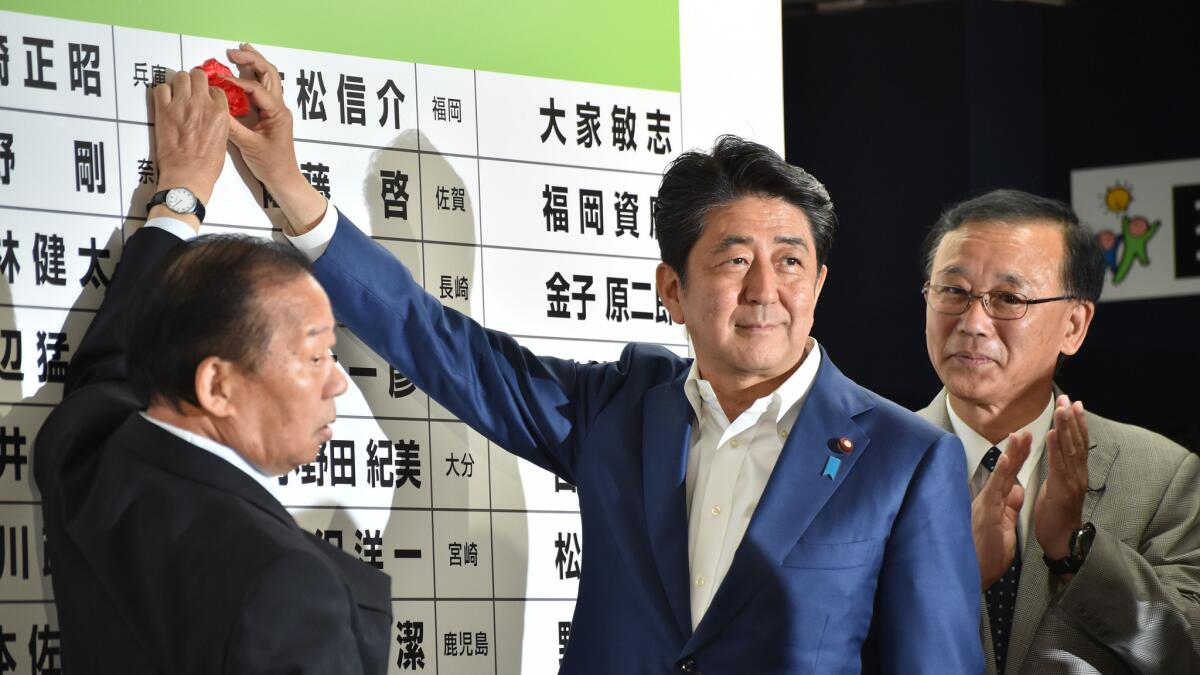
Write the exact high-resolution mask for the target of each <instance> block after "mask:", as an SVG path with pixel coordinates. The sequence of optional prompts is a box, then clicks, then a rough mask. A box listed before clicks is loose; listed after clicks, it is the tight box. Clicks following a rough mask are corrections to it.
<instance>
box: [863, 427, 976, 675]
mask: <svg viewBox="0 0 1200 675" xmlns="http://www.w3.org/2000/svg"><path fill="white" fill-rule="evenodd" d="M964 474H966V460H965V455H964V453H963V449H962V444H961V443H960V442H959V440H958V439H957V438H956V437H954V436H953V435H950V434H945V435H943V436H941V437H940V438H939V439H938V441H937V442H936V443H935V444H934V445H933V446H932V447H930V448H929V450H928V451H927V452H926V453H925V456H924V458H923V460H922V461H921V463H920V465H919V466H918V467H917V469H916V471H915V473H914V474H913V475H912V477H911V479H910V482H909V488H908V492H907V494H906V495H905V498H904V501H903V504H902V505H901V507H900V512H899V513H898V514H897V516H896V520H895V522H894V523H893V526H892V533H891V535H890V537H889V538H888V543H887V550H886V552H885V558H884V562H883V568H882V570H881V572H880V576H879V590H878V592H877V593H876V603H875V612H876V615H875V619H874V622H873V627H872V632H873V634H874V635H873V636H872V637H873V641H874V643H875V645H876V650H875V654H874V657H875V658H877V659H878V663H877V664H875V665H876V668H875V669H876V670H878V671H879V672H885V673H897V674H900V673H947V674H950V673H955V674H962V673H982V672H983V668H984V665H983V648H982V646H981V644H980V640H979V616H980V608H979V603H980V600H979V598H980V590H979V565H978V563H977V562H976V559H975V544H974V540H973V539H972V538H971V504H970V500H969V498H968V493H967V487H966V483H965V482H964V481H963V479H962V477H963V475H964Z"/></svg>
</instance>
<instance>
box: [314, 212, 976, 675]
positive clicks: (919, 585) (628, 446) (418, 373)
mask: <svg viewBox="0 0 1200 675" xmlns="http://www.w3.org/2000/svg"><path fill="white" fill-rule="evenodd" d="M315 271H316V274H317V278H318V279H319V280H320V281H321V283H322V284H324V285H325V289H326V291H327V292H328V293H329V295H330V299H331V300H332V302H333V308H334V313H335V314H336V315H337V316H338V317H339V318H340V319H341V320H342V321H344V322H345V324H346V325H347V326H348V327H349V328H350V329H351V330H352V331H354V332H355V333H356V334H357V335H358V336H359V337H360V338H361V339H362V340H363V341H364V342H365V343H366V344H367V345H369V346H370V347H371V348H372V349H374V350H375V351H377V352H378V353H379V354H381V355H382V356H384V358H386V359H387V360H389V361H390V362H391V363H392V364H394V365H395V366H396V367H397V368H398V369H399V370H400V371H402V372H403V373H405V374H406V375H407V376H409V377H410V378H411V379H412V381H413V382H414V383H416V384H417V385H418V386H419V387H421V388H422V389H424V390H425V391H426V392H427V393H428V394H429V395H430V396H432V397H433V398H434V399H436V400H438V401H439V402H440V403H442V404H443V405H444V406H446V407H447V408H448V409H449V410H450V411H451V412H453V413H454V414H455V415H457V416H458V417H459V418H461V419H463V420H464V421H465V422H467V423H468V424H470V425H471V426H473V427H474V428H475V429H477V430H478V431H479V432H480V433H482V434H483V435H484V436H486V437H488V438H490V439H491V440H492V441H494V442H495V443H497V444H498V445H500V446H501V447H504V448H506V449H508V450H510V451H512V452H514V453H516V454H518V455H520V456H521V457H524V458H525V459H528V460H530V461H532V462H534V463H536V464H538V465H540V466H542V467H544V468H546V469H549V470H550V471H553V472H555V473H557V474H558V475H559V476H561V477H563V478H564V479H566V480H568V481H570V482H572V483H574V484H576V485H577V487H578V494H579V505H580V511H581V518H582V521H583V534H584V541H583V549H584V556H583V569H582V575H581V577H580V583H579V596H578V602H577V603H576V605H575V618H574V625H573V627H572V631H571V642H570V645H569V647H568V648H567V653H566V657H565V659H564V660H563V665H562V672H566V673H596V674H597V675H611V674H613V673H620V674H622V675H635V674H645V675H650V674H654V675H658V674H660V673H664V672H671V671H675V670H677V669H681V670H684V671H685V672H703V673H706V674H707V675H719V674H724V673H731V674H734V673H736V674H742V673H747V674H748V673H754V674H755V675H766V674H769V673H777V674H780V675H783V674H786V675H796V674H799V673H822V674H826V673H857V672H859V671H860V670H867V671H869V672H878V671H883V672H894V673H918V672H919V673H954V674H956V675H959V674H963V673H980V672H982V670H983V657H982V654H981V648H980V644H979V636H978V634H977V632H976V625H977V624H976V621H977V617H978V616H979V572H978V566H977V565H976V562H975V549H974V545H973V543H972V540H971V529H970V505H969V503H968V496H967V489H966V486H965V485H964V484H963V482H962V476H963V474H964V473H965V471H966V467H965V460H964V455H963V451H962V445H961V444H960V443H959V442H958V440H957V439H955V438H954V437H953V436H952V435H949V434H946V433H944V432H942V431H940V430H938V429H936V428H934V427H933V426H932V425H930V424H927V423H925V422H923V421H922V420H920V419H918V418H917V417H916V416H915V415H912V414H911V413H909V412H908V411H905V410H902V409H901V408H899V407H898V406H896V405H895V404H893V403H891V402H889V401H886V400H884V399H882V398H880V397H878V396H876V395H874V394H872V393H871V392H869V391H867V390H865V389H863V388H862V387H859V386H858V385H856V384H854V383H853V382H851V381H850V380H849V379H847V378H846V377H845V376H844V375H842V374H841V373H840V372H838V370H837V368H836V367H834V365H833V363H832V361H831V360H830V359H829V357H828V354H822V362H821V367H820V369H819V371H818V373H817V376H816V380H815V381H814V383H813V385H812V389H811V390H810V392H809V394H808V398H807V399H806V401H805V404H804V406H803V408H802V409H801V411H800V414H799V416H798V418H797V420H796V423H795V426H794V428H793V432H792V433H791V434H789V435H788V438H787V442H786V444H785V445H784V448H783V451H782V453H781V454H780V456H779V461H778V463H777V464H776V465H775V469H774V471H773V472H772V475H771V478H770V481H769V482H768V484H767V486H766V489H765V490H764V492H763V495H762V499H761V501H760V502H759V504H758V507H757V509H756V510H755V513H754V514H753V517H752V519H751V521H750V525H749V528H748V529H747V530H746V534H745V536H744V537H743V539H742V541H741V544H740V546H739V547H738V549H737V552H736V554H735V555H734V559H733V562H732V564H731V565H730V568H729V571H728V573H727V574H726V576H725V578H724V580H723V581H722V582H721V585H720V587H719V588H718V589H717V592H716V595H715V596H714V598H713V601H712V604H711V605H710V606H709V608H708V611H707V612H706V613H705V615H704V617H703V618H702V620H701V621H700V623H699V625H698V626H697V628H696V630H695V631H693V630H692V620H691V615H690V611H691V609H690V603H689V588H690V585H691V584H690V574H689V565H688V535H687V532H688V525H687V514H686V507H685V503H686V500H685V487H684V483H685V480H684V474H685V470H686V466H687V455H688V446H689V436H690V433H691V423H692V418H693V414H692V410H691V408H690V406H689V405H688V402H687V398H686V397H685V395H684V392H683V382H684V380H685V379H686V378H687V373H688V368H689V367H690V365H691V361H690V360H688V359H681V358H679V357H678V356H676V355H674V354H672V353H671V352H669V351H667V350H666V349H663V348H661V347H657V346H653V345H638V344H632V345H629V346H628V347H626V348H625V351H624V353H623V354H622V355H621V359H620V360H619V361H617V362H614V363H590V364H580V363H576V362H574V361H564V360H561V359H552V358H546V357H538V356H535V355H533V354H531V353H530V352H529V351H527V350H525V349H523V348H522V347H521V346H520V345H519V344H517V342H516V341H515V340H513V339H512V338H511V337H510V336H508V335H505V334H503V333H499V332H496V331H489V330H486V329H484V328H483V327H481V326H480V325H478V324H477V323H475V322H474V321H472V320H471V319H470V318H468V317H465V316H463V315H462V314H460V313H458V312H455V311H453V310H448V309H445V308H443V307H442V305H441V304H439V303H438V301H437V300H436V299H434V298H433V297H432V296H430V295H429V294H427V293H425V292H424V291H423V290H422V289H421V288H420V286H419V285H418V284H417V283H416V282H415V281H414V280H413V278H412V276H411V275H410V274H409V273H408V271H407V270H406V269H404V266H403V265H402V264H400V262H399V261H397V260H396V259H395V258H394V257H393V256H392V255H391V254H390V253H388V252H387V251H386V250H385V249H383V248H382V247H381V246H379V245H377V244H375V243H374V242H372V241H370V240H369V239H368V238H367V237H366V236H365V235H363V234H362V233H361V232H360V231H359V230H358V229H357V228H356V227H355V226H354V224H353V223H351V222H349V221H348V220H346V219H345V218H342V219H341V220H340V222H339V223H338V226H337V232H336V234H335V235H334V237H333V240H332V241H331V242H330V244H329V248H328V249H327V250H326V251H325V253H324V254H323V255H322V256H321V257H320V258H319V259H318V260H317V262H316V265H315ZM841 438H847V439H850V440H851V441H852V442H853V445H854V450H853V452H852V453H850V454H848V455H840V454H839V457H840V459H841V469H840V471H838V472H837V474H836V476H835V477H834V478H832V479H828V478H825V477H823V476H822V473H823V471H822V470H823V468H824V466H825V464H826V462H827V461H828V460H829V459H830V458H831V457H833V456H834V455H835V454H838V453H836V452H835V451H834V450H832V449H831V448H833V447H834V444H835V443H836V442H837V441H838V439H841Z"/></svg>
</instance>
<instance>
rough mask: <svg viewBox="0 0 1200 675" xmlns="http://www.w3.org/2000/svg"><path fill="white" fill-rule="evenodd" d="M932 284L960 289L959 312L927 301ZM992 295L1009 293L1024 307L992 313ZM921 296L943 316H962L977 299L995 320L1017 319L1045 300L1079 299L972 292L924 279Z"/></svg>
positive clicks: (999, 292)
mask: <svg viewBox="0 0 1200 675" xmlns="http://www.w3.org/2000/svg"><path fill="white" fill-rule="evenodd" d="M933 286H940V287H942V288H956V289H958V290H960V291H962V292H963V293H964V294H966V296H967V304H965V305H963V308H962V311H960V312H944V311H942V310H940V309H938V308H936V307H934V306H933V304H932V303H930V301H929V289H930V288H932V287H933ZM994 295H1011V296H1014V297H1016V298H1019V299H1020V304H1021V306H1022V307H1024V308H1025V309H1024V310H1022V311H1021V314H1020V316H996V315H995V314H992V309H991V307H992V301H991V298H992V296H994ZM921 296H922V297H923V298H925V305H926V306H927V307H929V309H932V310H933V311H935V312H937V313H938V314H943V315H945V316H962V315H963V314H966V313H967V310H969V309H971V303H972V302H975V301H976V300H978V301H979V304H981V305H983V313H984V314H987V315H988V316H989V317H991V318H993V319H996V320H997V321H1016V320H1017V319H1024V318H1025V315H1026V314H1028V313H1029V306H1030V305H1040V304H1042V303H1046V302H1058V301H1059V300H1079V299H1080V298H1079V297H1078V296H1074V295H1057V296H1054V297H1053V298H1028V297H1026V296H1025V294H1024V293H1018V292H1016V291H985V292H983V293H972V292H970V291H968V290H967V289H965V288H963V287H962V286H955V285H953V284H935V283H933V282H930V281H926V282H925V285H923V286H921ZM984 298H988V299H987V300H985V299H984Z"/></svg>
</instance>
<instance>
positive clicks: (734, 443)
mask: <svg viewBox="0 0 1200 675" xmlns="http://www.w3.org/2000/svg"><path fill="white" fill-rule="evenodd" d="M737 445H738V444H737V439H736V438H735V439H733V440H732V441H729V447H731V448H736V447H737Z"/></svg>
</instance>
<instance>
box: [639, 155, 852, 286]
mask: <svg viewBox="0 0 1200 675" xmlns="http://www.w3.org/2000/svg"><path fill="white" fill-rule="evenodd" d="M741 197H764V198H779V199H782V200H784V201H786V202H787V203H789V204H791V205H792V206H795V207H796V208H798V209H800V210H801V211H803V212H804V214H805V215H806V216H808V222H809V224H810V225H811V227H812V236H813V246H814V247H815V248H816V254H817V265H824V264H825V260H826V258H827V257H828V255H829V249H830V248H831V247H832V246H833V231H834V229H835V228H836V227H837V215H836V214H834V212H833V202H832V201H831V200H830V199H829V193H828V192H826V190H825V186H824V185H821V183H820V181H818V180H817V179H816V178H813V176H812V174H810V173H808V172H807V171H805V170H804V169H801V168H800V167H798V166H792V165H791V164H788V163H787V162H785V161H784V160H783V158H782V157H780V156H779V155H778V154H776V153H775V151H774V150H771V149H770V148H768V147H766V146H764V145H760V144H758V143H755V142H753V141H748V140H745V139H743V138H738V137H737V136H721V137H720V138H718V139H717V142H716V144H715V145H713V148H712V151H711V152H700V151H690V152H685V153H683V154H682V155H680V156H679V157H677V158H676V159H675V161H673V162H671V165H670V166H669V167H668V168H667V172H666V174H664V175H663V179H662V185H661V186H660V187H659V189H658V202H657V209H656V212H655V216H654V218H655V223H656V229H657V236H658V247H659V251H660V252H661V255H662V261H663V262H664V263H666V264H667V265H670V266H671V268H672V269H674V270H675V273H676V274H678V275H679V280H680V282H681V283H684V284H686V282H687V259H688V255H689V254H690V253H691V251H692V247H693V246H695V244H696V241H697V240H698V239H699V238H700V235H701V234H702V233H703V231H704V224H705V223H704V221H705V219H706V218H707V217H708V214H709V213H711V212H712V211H713V210H714V209H716V208H719V207H721V206H724V205H726V204H728V203H730V202H733V201H735V200H737V199H739V198H741Z"/></svg>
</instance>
